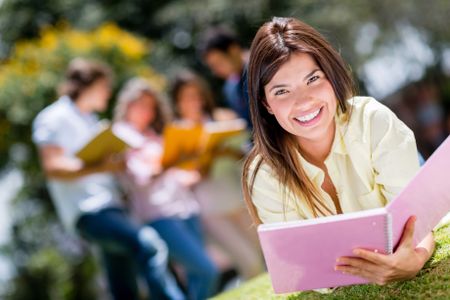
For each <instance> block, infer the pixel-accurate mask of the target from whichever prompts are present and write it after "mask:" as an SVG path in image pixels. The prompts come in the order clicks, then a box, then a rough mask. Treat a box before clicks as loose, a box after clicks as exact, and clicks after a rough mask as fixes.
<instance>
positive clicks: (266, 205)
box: [250, 165, 305, 223]
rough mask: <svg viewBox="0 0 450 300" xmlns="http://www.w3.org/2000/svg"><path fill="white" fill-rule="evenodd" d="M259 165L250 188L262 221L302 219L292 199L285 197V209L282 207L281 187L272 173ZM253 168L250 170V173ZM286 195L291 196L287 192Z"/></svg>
mask: <svg viewBox="0 0 450 300" xmlns="http://www.w3.org/2000/svg"><path fill="white" fill-rule="evenodd" d="M267 168H268V167H267V166H265V165H261V167H260V169H259V170H258V172H257V174H256V178H255V182H254V185H253V189H252V201H253V204H254V205H255V207H256V210H257V212H258V216H259V218H260V219H261V222H262V223H274V222H285V221H291V220H299V219H304V218H305V217H304V216H301V215H299V213H298V212H297V210H296V209H295V208H294V207H293V206H292V204H291V203H293V199H286V209H283V188H282V185H281V183H280V182H279V181H278V180H276V179H275V177H274V176H273V174H271V172H270V171H269V170H267ZM252 172H253V170H251V173H250V174H252ZM286 197H292V195H290V194H287V195H286Z"/></svg>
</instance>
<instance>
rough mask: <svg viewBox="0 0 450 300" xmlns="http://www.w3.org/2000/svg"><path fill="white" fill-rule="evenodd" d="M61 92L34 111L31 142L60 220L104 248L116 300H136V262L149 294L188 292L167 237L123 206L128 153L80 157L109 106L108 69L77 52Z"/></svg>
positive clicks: (174, 295)
mask: <svg viewBox="0 0 450 300" xmlns="http://www.w3.org/2000/svg"><path fill="white" fill-rule="evenodd" d="M60 93H61V94H62V95H63V96H61V98H59V100H57V101H56V102H54V103H53V104H51V105H49V106H48V107H46V108H45V109H44V110H43V111H41V112H40V113H39V114H38V115H37V117H36V118H35V120H34V122H33V141H34V143H35V144H36V145H37V147H38V149H39V155H40V159H41V163H42V167H43V170H44V173H45V175H46V177H47V182H48V188H49V191H50V195H51V198H52V200H53V203H54V205H55V207H56V211H57V213H58V216H59V218H60V219H61V221H62V223H63V224H64V225H65V226H66V227H67V228H68V229H69V230H71V231H77V232H78V233H79V234H80V235H81V236H83V237H85V238H86V239H87V240H89V241H91V242H92V243H94V244H95V245H97V246H98V247H99V248H100V250H101V253H102V256H103V259H104V264H105V267H106V271H107V275H108V281H109V285H110V290H111V293H112V296H113V298H114V299H138V291H137V285H136V280H135V279H136V278H135V273H134V269H136V268H139V269H140V271H141V272H142V273H143V275H144V276H145V279H146V281H147V283H148V287H149V294H150V296H151V298H152V299H184V295H183V294H182V292H181V291H180V290H179V288H178V286H177V284H176V282H175V280H174V279H173V277H172V275H171V274H170V273H169V272H168V271H167V247H166V245H165V243H164V242H163V241H162V240H161V239H160V237H159V236H158V234H157V233H156V232H155V231H154V230H152V229H151V228H149V227H143V228H139V227H138V226H137V225H135V224H133V223H132V222H131V221H130V219H129V218H128V216H127V215H126V214H125V212H124V210H123V209H122V207H121V194H120V192H119V190H118V189H117V185H116V182H115V180H114V176H113V173H116V172H120V171H122V170H124V167H125V164H124V162H123V160H122V159H117V157H107V158H105V159H104V161H102V162H101V163H99V164H96V165H92V166H91V165H84V164H83V163H82V161H81V160H79V159H77V158H76V156H75V153H76V152H77V150H79V149H80V148H81V147H82V146H83V145H85V143H86V142H87V141H88V140H89V139H90V138H91V137H92V136H93V135H95V134H96V132H97V131H98V129H99V128H98V120H97V117H96V116H95V114H94V112H96V111H104V110H105V109H106V108H107V105H108V99H109V98H110V95H111V71H110V69H109V68H108V67H107V66H106V65H103V64H101V63H98V62H93V61H89V60H86V59H82V58H76V59H74V60H73V61H72V62H71V63H70V65H69V67H68V70H67V72H66V75H65V80H64V83H63V85H62V86H61V90H60Z"/></svg>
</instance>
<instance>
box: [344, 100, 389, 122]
mask: <svg viewBox="0 0 450 300" xmlns="http://www.w3.org/2000/svg"><path fill="white" fill-rule="evenodd" d="M348 103H349V106H350V110H351V117H350V120H354V122H360V123H361V122H368V121H371V122H373V121H375V122H380V121H381V122H382V121H387V120H390V119H392V118H396V116H395V114H394V113H393V112H392V111H391V110H390V109H389V108H388V107H387V106H386V105H384V104H383V103H381V102H379V101H378V100H376V99H375V98H372V97H353V98H351V99H349V100H348Z"/></svg>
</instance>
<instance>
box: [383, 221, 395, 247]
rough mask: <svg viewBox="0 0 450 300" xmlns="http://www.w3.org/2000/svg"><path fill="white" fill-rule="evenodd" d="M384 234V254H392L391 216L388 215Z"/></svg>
mask: <svg viewBox="0 0 450 300" xmlns="http://www.w3.org/2000/svg"><path fill="white" fill-rule="evenodd" d="M384 232H385V233H386V249H385V251H386V253H387V254H392V252H393V250H394V245H393V244H394V241H393V238H392V235H393V232H392V215H391V214H390V213H388V214H386V222H385V231H384Z"/></svg>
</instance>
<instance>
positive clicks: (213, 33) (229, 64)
mask: <svg viewBox="0 0 450 300" xmlns="http://www.w3.org/2000/svg"><path fill="white" fill-rule="evenodd" d="M199 51H200V55H201V58H202V60H203V61H204V62H205V63H206V65H207V66H208V68H209V69H210V70H211V71H212V73H213V74H214V75H215V76H217V77H218V78H220V79H223V80H225V83H224V86H223V89H222V92H223V95H224V97H225V100H226V102H227V105H229V107H230V108H231V109H233V110H234V111H235V112H236V113H237V114H238V116H239V117H241V118H243V119H245V120H246V121H247V124H248V125H249V127H252V122H251V119H250V113H249V106H248V97H247V95H246V94H247V85H246V75H245V70H246V65H247V62H248V51H247V50H246V49H244V48H243V47H242V46H241V45H240V43H239V41H238V39H237V37H236V36H235V35H234V34H233V33H231V32H230V31H227V30H225V29H224V28H220V27H216V28H210V29H209V30H207V31H206V32H205V33H204V35H203V37H202V40H201V42H200V47H199Z"/></svg>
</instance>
